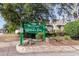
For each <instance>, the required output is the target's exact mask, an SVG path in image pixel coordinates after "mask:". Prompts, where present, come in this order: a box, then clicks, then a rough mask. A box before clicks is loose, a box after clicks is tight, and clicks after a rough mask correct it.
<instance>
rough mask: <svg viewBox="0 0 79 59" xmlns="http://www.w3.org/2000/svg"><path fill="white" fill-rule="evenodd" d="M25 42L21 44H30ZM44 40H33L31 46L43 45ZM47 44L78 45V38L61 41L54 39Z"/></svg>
mask: <svg viewBox="0 0 79 59" xmlns="http://www.w3.org/2000/svg"><path fill="white" fill-rule="evenodd" d="M26 44H27V43H24V45H23V46H30V45H29V44H28V45H26ZM45 44H46V43H45V41H43V42H42V43H41V42H35V44H32V45H31V46H35V45H38V46H39V45H45ZM49 44H50V45H54V46H61V45H65V46H66V45H79V40H73V39H72V40H62V41H56V40H53V39H52V40H49Z"/></svg>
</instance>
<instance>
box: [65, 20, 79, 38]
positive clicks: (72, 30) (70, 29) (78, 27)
mask: <svg viewBox="0 0 79 59" xmlns="http://www.w3.org/2000/svg"><path fill="white" fill-rule="evenodd" d="M64 31H65V33H66V34H68V35H69V36H71V37H75V36H77V35H79V20H77V21H73V22H69V23H67V24H66V25H65V26H64Z"/></svg>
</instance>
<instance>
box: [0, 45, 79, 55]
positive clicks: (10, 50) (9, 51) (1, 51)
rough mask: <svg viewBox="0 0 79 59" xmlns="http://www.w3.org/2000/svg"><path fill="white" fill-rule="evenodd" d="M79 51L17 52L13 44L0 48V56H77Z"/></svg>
mask: <svg viewBox="0 0 79 59" xmlns="http://www.w3.org/2000/svg"><path fill="white" fill-rule="evenodd" d="M78 55H79V51H76V52H75V51H74V52H40V53H19V52H17V51H16V47H15V46H9V47H4V48H0V56H78Z"/></svg>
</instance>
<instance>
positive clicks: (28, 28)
mask: <svg viewBox="0 0 79 59" xmlns="http://www.w3.org/2000/svg"><path fill="white" fill-rule="evenodd" d="M43 26H44V25H43V24H42V25H41V24H40V23H26V24H24V30H25V32H28V33H37V32H43V30H44V27H43Z"/></svg>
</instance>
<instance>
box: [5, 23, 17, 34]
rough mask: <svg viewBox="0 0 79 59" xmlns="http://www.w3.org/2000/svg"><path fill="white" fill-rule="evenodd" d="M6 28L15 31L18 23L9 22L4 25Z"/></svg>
mask: <svg viewBox="0 0 79 59" xmlns="http://www.w3.org/2000/svg"><path fill="white" fill-rule="evenodd" d="M4 28H5V29H6V31H7V32H8V33H12V32H14V31H15V29H16V25H15V24H12V23H11V24H10V23H8V24H6V25H4Z"/></svg>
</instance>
